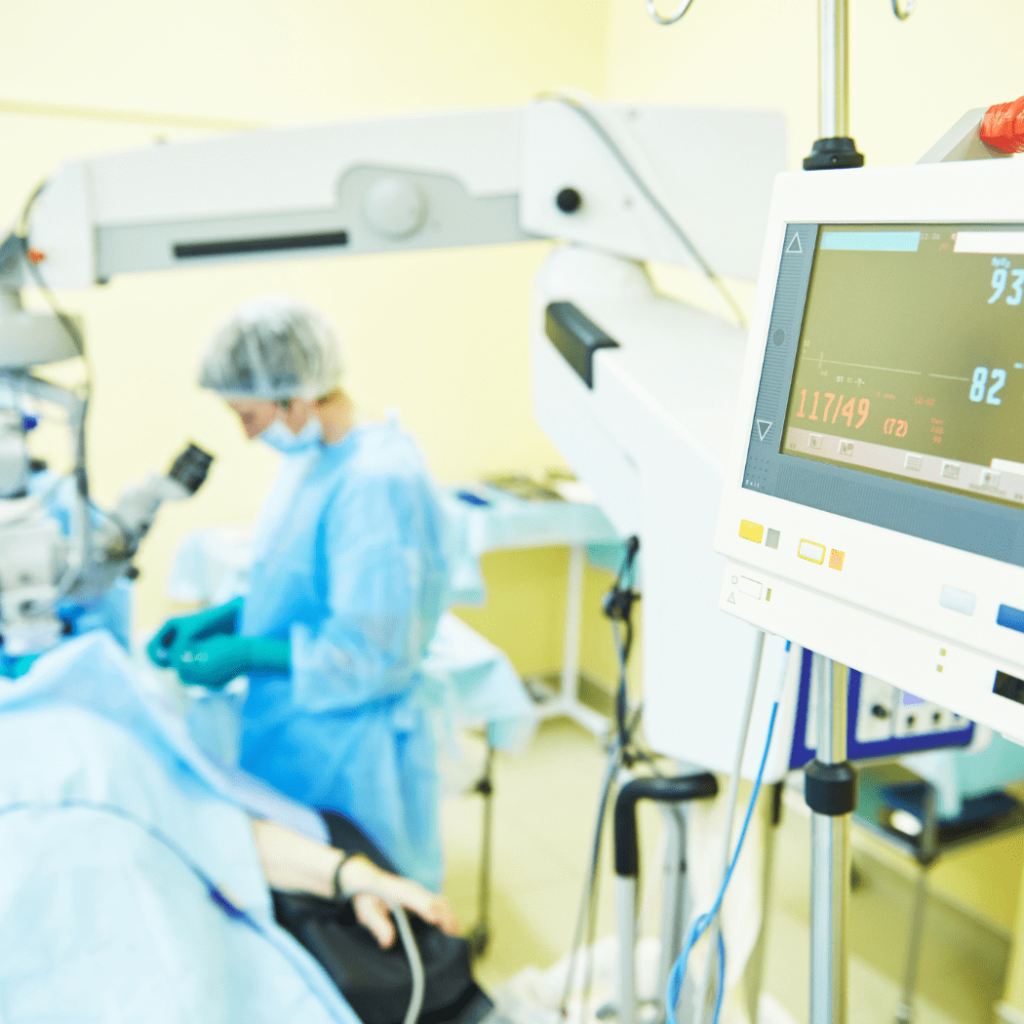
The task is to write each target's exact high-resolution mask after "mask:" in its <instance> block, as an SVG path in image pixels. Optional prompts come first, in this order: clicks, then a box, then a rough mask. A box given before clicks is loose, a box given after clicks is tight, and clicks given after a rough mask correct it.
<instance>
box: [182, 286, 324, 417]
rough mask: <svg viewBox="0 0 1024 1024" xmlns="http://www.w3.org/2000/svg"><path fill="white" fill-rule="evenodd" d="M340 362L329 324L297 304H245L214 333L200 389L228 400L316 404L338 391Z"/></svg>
mask: <svg viewBox="0 0 1024 1024" xmlns="http://www.w3.org/2000/svg"><path fill="white" fill-rule="evenodd" d="M341 370H342V359H341V349H340V346H339V344H338V339H337V337H336V335H335V333H334V330H333V328H332V327H331V325H330V323H329V322H328V320H327V318H326V317H325V316H323V314H322V313H319V312H318V311H317V310H315V309H313V308H312V307H311V306H307V305H306V304H305V303H302V302H299V301H298V300H296V299H290V298H287V297H286V296H283V295H263V296H260V297H259V298H256V299H250V300H249V301H248V302H244V303H243V304H242V305H241V306H239V307H238V308H237V309H236V310H235V311H234V312H233V313H231V314H230V315H229V316H228V318H227V319H226V320H224V321H223V323H221V324H220V326H218V327H217V329H216V330H215V331H214V332H213V334H212V336H211V337H210V340H209V342H208V344H207V346H206V351H205V352H204V354H203V358H202V361H201V363H200V366H199V385H200V387H204V388H210V389H211V390H213V391H216V392H218V394H220V395H221V396H223V397H224V398H227V399H250V398H252V399H269V400H271V401H284V400H286V399H290V398H305V399H308V400H310V401H311V400H313V399H314V398H320V397H321V396H323V395H326V394H327V393H328V392H329V391H331V390H332V389H333V388H335V387H337V385H338V382H339V380H340V379H341Z"/></svg>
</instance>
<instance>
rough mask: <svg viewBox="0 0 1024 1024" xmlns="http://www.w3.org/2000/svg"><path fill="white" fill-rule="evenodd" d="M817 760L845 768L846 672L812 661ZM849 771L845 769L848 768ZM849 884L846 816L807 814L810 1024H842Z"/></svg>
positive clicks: (825, 661)
mask: <svg viewBox="0 0 1024 1024" xmlns="http://www.w3.org/2000/svg"><path fill="white" fill-rule="evenodd" d="M814 670H815V675H816V679H815V684H816V686H817V691H818V754H817V758H816V763H817V765H818V766H821V767H823V768H824V769H825V770H826V771H825V774H826V775H827V774H828V772H827V769H828V767H829V766H842V765H844V763H845V762H846V692H847V686H848V680H849V676H848V672H847V669H846V667H845V666H843V665H838V664H833V662H832V661H830V660H829V659H827V658H822V657H821V656H820V655H817V654H816V655H815V656H814ZM847 767H848V766H847ZM849 879H850V812H849V811H847V812H846V813H835V811H834V810H833V812H832V813H821V812H819V811H815V810H813V807H812V814H811V1017H810V1019H811V1024H846V1010H847V1006H846V1003H847V999H846V995H847V993H846V987H847V978H846V917H847V909H848V897H849Z"/></svg>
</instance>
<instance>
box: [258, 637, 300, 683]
mask: <svg viewBox="0 0 1024 1024" xmlns="http://www.w3.org/2000/svg"><path fill="white" fill-rule="evenodd" d="M249 645H250V647H249V652H248V653H249V671H250V672H273V673H275V674H276V675H288V673H289V672H291V669H292V645H291V642H290V641H288V640H272V639H271V638H270V637H267V636H254V637H252V638H250V640H249Z"/></svg>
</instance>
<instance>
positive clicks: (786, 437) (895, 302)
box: [743, 223, 1024, 565]
mask: <svg viewBox="0 0 1024 1024" xmlns="http://www.w3.org/2000/svg"><path fill="white" fill-rule="evenodd" d="M743 486H744V487H746V488H750V489H753V490H759V491H762V492H765V493H767V494H772V495H774V496H776V497H780V498H784V499H786V500H790V501H796V502H800V503H802V504H805V505H809V506H811V507H814V508H818V509H822V510H824V511H827V512H834V513H836V514H838V515H841V516H844V517H847V518H852V519H859V520H861V521H863V522H867V523H872V524H874V525H878V526H882V527H886V528H889V529H894V530H898V531H901V532H904V533H908V534H911V535H914V536H918V537H922V538H924V539H927V540H933V541H936V542H938V543H941V544H944V545H948V546H952V547H959V548H961V549H963V550H967V551H972V552H975V553H978V554H982V555H986V556H988V557H992V558H997V559H1001V560H1003V561H1006V562H1011V563H1014V564H1017V565H1024V529H1022V525H1024V516H1021V514H1020V513H1021V510H1022V509H1024V225H1008V226H1004V225H999V226H984V225H971V224H886V225H877V224H876V225H870V224H857V225H853V224H822V225H818V224H792V223H791V224H790V225H788V227H787V229H786V236H785V242H784V245H783V254H782V262H781V264H780V272H779V278H778V283H777V286H776V294H775V301H774V304H773V309H772V316H771V321H770V324H769V331H768V343H767V345H766V351H765V360H764V365H763V368H762V377H761V385H760V389H759V392H758V397H757V406H756V411H755V416H754V422H753V424H752V429H751V440H750V444H749V448H748V455H747V460H746V466H745V473H744V479H743Z"/></svg>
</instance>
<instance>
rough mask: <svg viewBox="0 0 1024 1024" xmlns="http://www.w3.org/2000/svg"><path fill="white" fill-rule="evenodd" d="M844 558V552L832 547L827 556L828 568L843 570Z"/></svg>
mask: <svg viewBox="0 0 1024 1024" xmlns="http://www.w3.org/2000/svg"><path fill="white" fill-rule="evenodd" d="M845 558H846V552H845V551H840V550H838V549H837V548H833V549H832V551H831V553H830V554H829V556H828V567H829V568H830V569H838V570H839V571H840V572H842V571H843V559H845Z"/></svg>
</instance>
